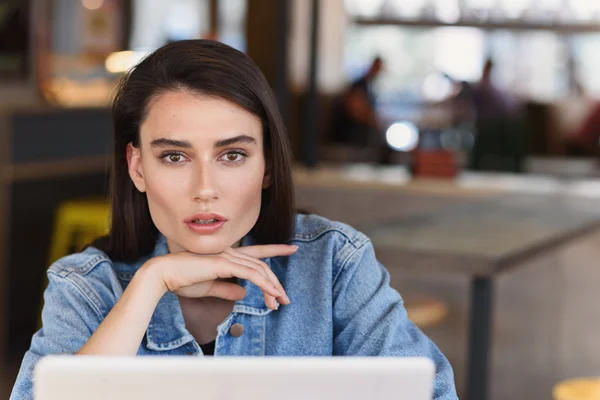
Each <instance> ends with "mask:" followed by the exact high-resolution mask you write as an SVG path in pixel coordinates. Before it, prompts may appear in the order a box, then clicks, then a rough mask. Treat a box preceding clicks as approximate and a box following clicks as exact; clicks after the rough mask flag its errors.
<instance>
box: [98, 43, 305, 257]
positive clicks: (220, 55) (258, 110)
mask: <svg viewBox="0 0 600 400" xmlns="http://www.w3.org/2000/svg"><path fill="white" fill-rule="evenodd" d="M174 90H186V91H190V92H192V93H198V94H202V95H207V96H212V97H216V98H220V99H223V100H227V101H230V102H232V103H235V104H237V105H238V106H240V107H242V108H244V109H246V110H247V111H249V112H250V113H252V114H253V115H255V116H257V117H258V118H259V119H260V120H261V123H262V129H263V137H264V140H263V142H264V154H265V157H266V165H267V168H268V170H269V171H270V175H271V181H270V186H269V188H267V189H263V191H262V203H261V210H260V214H259V217H258V221H257V222H256V224H255V226H254V227H253V228H252V230H251V234H252V237H253V239H254V240H255V241H256V242H258V243H262V244H270V243H273V244H275V243H287V242H288V241H289V240H290V238H291V236H292V232H293V230H294V221H295V204H294V188H293V182H292V177H291V151H290V146H289V143H288V138H287V134H286V132H285V127H284V125H283V121H282V118H281V115H280V113H279V110H278V108H277V104H276V101H275V98H274V96H273V92H272V91H271V89H270V87H269V84H268V83H267V80H266V79H265V77H264V76H263V74H262V73H261V72H260V70H259V68H258V67H257V66H256V64H255V63H254V62H253V61H252V60H251V59H250V58H249V57H248V56H246V55H245V54H244V53H242V52H239V51H237V50H235V49H233V48H232V47H229V46H227V45H225V44H222V43H219V42H216V41H210V40H184V41H178V42H173V43H170V44H167V45H165V46H163V47H161V48H160V49H158V50H156V51H155V52H154V53H152V54H150V55H149V56H148V57H146V58H145V59H144V60H142V61H141V62H140V63H139V64H138V65H137V66H135V67H134V68H133V69H132V70H131V71H130V72H129V73H128V74H126V75H125V76H124V77H123V79H122V80H121V82H120V84H119V86H118V88H117V92H116V95H115V98H114V101H113V105H112V118H113V129H114V152H113V167H112V175H111V184H110V192H111V211H112V214H111V230H110V233H109V234H108V236H107V237H106V238H104V240H100V241H97V242H96V244H95V245H96V246H97V247H99V248H100V249H101V250H103V251H104V252H106V253H107V254H108V255H109V256H110V257H111V258H112V259H113V260H121V261H134V260H137V259H139V258H140V257H142V256H145V255H148V254H150V253H151V252H152V250H153V248H154V246H155V243H156V239H157V235H158V230H157V228H156V226H155V225H154V223H153V222H152V219H151V217H150V210H149V208H148V200H147V198H146V194H145V193H141V192H139V191H138V190H137V189H136V187H135V186H134V184H133V182H132V180H131V178H130V176H129V173H128V168H127V159H126V148H127V145H128V144H129V143H132V144H133V146H135V147H139V145H140V125H141V124H142V122H143V121H144V119H145V118H146V117H147V115H148V108H149V104H151V102H152V100H153V99H155V98H156V97H157V96H159V95H160V94H161V93H165V92H168V91H174Z"/></svg>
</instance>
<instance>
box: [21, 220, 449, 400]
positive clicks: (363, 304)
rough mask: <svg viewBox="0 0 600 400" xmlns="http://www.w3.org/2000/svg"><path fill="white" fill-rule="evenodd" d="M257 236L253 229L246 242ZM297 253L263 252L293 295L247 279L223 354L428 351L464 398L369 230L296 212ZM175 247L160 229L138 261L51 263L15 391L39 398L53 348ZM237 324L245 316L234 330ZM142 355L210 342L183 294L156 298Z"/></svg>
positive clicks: (97, 258)
mask: <svg viewBox="0 0 600 400" xmlns="http://www.w3.org/2000/svg"><path fill="white" fill-rule="evenodd" d="M253 243H254V242H253V240H252V237H251V236H250V235H247V236H246V237H244V239H243V240H242V245H243V246H248V245H252V244H253ZM291 244H295V245H297V246H299V249H298V251H297V252H296V253H295V254H294V255H292V256H289V257H274V258H270V259H265V260H264V261H265V262H266V263H267V264H268V265H269V266H270V267H271V269H272V270H273V272H274V273H275V275H276V276H277V278H278V279H279V280H280V282H281V284H282V285H283V287H284V288H285V290H286V293H287V294H288V296H289V298H290V300H291V304H290V305H287V306H281V307H280V308H279V310H277V311H272V310H270V309H268V308H267V307H266V306H265V304H264V299H263V294H262V292H261V291H260V289H259V288H258V287H257V286H255V285H254V284H253V283H250V282H249V281H243V280H241V281H240V285H241V286H243V287H244V288H245V289H246V297H245V298H244V299H243V300H240V301H237V302H236V303H235V305H234V308H233V311H232V313H231V314H230V315H229V316H228V317H227V318H226V319H225V321H223V322H222V323H221V324H220V325H219V326H218V328H217V331H218V332H217V338H216V345H215V356H228V355H229V356H234V355H235V356H332V355H347V356H426V357H429V358H431V359H432V360H433V361H434V362H435V365H436V370H437V372H436V378H435V388H434V399H436V400H451V399H457V395H456V389H455V386H454V377H453V372H452V367H451V366H450V364H449V363H448V361H447V360H446V358H445V357H444V356H443V354H442V353H441V352H440V351H439V350H438V348H437V347H436V346H435V345H434V344H433V343H432V342H431V341H430V340H429V339H428V338H427V337H426V336H425V335H424V334H423V333H422V332H421V331H420V330H419V329H418V328H416V327H415V326H414V325H413V324H412V323H411V322H410V321H409V320H408V319H407V316H406V311H405V309H404V306H403V301H402V298H401V297H400V295H399V294H398V292H397V291H396V290H394V289H392V288H391V287H390V285H389V274H388V272H387V271H386V269H385V268H384V267H383V266H382V265H381V264H380V263H379V262H378V261H377V259H376V258H375V253H374V251H373V246H372V244H371V242H370V240H369V239H368V238H367V237H366V236H365V235H364V234H362V233H360V232H357V231H356V230H354V229H353V228H351V227H350V226H348V225H345V224H342V223H339V222H332V221H329V220H327V219H325V218H322V217H318V216H315V215H303V214H298V216H297V220H296V231H295V234H294V236H293V239H292V242H291ZM167 252H168V248H167V244H166V240H165V238H164V237H162V236H161V237H160V238H159V239H158V241H157V243H156V247H155V249H154V251H153V253H152V254H151V255H149V256H148V257H145V258H143V259H140V260H138V261H137V262H134V263H120V262H113V261H111V260H110V259H109V258H108V256H107V255H106V254H104V253H103V252H101V251H100V250H98V249H96V248H93V247H88V248H87V249H86V250H85V251H83V252H81V253H77V254H72V255H69V256H67V257H64V258H62V259H60V260H58V261H57V262H56V263H54V264H53V265H52V266H51V267H50V269H49V270H48V279H49V284H48V287H47V289H46V291H45V293H44V301H45V304H44V308H43V311H42V324H43V325H42V326H43V327H42V328H41V329H40V330H39V331H38V332H36V333H35V334H34V336H33V338H32V342H31V347H30V349H29V350H28V351H27V353H26V354H25V357H24V359H23V363H22V365H21V369H20V371H19V375H18V377H17V381H16V383H15V386H14V388H13V392H12V395H11V400H18V399H31V398H32V372H33V368H34V366H35V364H36V363H37V362H38V360H39V359H40V358H41V357H43V356H45V355H48V354H69V353H71V354H72V353H76V352H77V351H78V350H79V349H80V348H81V347H82V346H83V345H84V344H85V343H86V341H87V340H88V338H89V337H90V336H91V335H92V333H93V332H94V331H95V330H96V329H97V328H98V326H99V325H100V323H101V322H102V320H103V319H104V318H105V317H106V315H107V314H108V312H109V311H110V310H111V308H112V307H113V306H114V305H115V303H116V302H117V300H118V299H119V297H120V296H121V295H122V294H123V291H124V290H125V289H126V288H127V285H128V284H129V282H130V281H131V279H132V277H133V276H134V274H135V272H136V271H137V270H138V268H140V267H141V266H142V264H143V263H144V262H145V261H147V260H148V259H149V258H151V257H155V256H159V255H162V254H166V253H167ZM234 324H241V325H242V326H243V328H244V329H243V333H242V334H241V336H240V335H239V333H240V329H239V328H240V326H239V325H236V328H237V329H234V330H231V332H236V333H235V334H234V335H232V334H231V333H230V328H231V327H232V325H234ZM138 355H193V356H202V355H203V354H202V350H201V348H200V346H199V345H198V343H197V342H196V341H195V340H194V338H193V336H192V335H191V334H190V333H189V332H188V330H187V329H186V327H185V322H184V318H183V314H182V311H181V307H180V305H179V301H178V298H177V296H176V295H175V294H173V293H167V294H165V295H164V297H163V298H162V299H161V300H160V302H159V303H158V305H157V307H156V309H155V311H154V314H153V316H152V319H151V320H150V323H149V325H148V329H147V331H146V334H145V336H144V339H143V341H142V343H141V344H140V347H139V350H138Z"/></svg>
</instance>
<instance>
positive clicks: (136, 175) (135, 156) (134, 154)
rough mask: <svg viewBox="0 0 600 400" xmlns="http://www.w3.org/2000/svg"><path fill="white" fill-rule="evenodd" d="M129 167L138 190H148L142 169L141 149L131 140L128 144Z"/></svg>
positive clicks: (130, 175)
mask: <svg viewBox="0 0 600 400" xmlns="http://www.w3.org/2000/svg"><path fill="white" fill-rule="evenodd" d="M127 168H128V171H129V177H130V178H131V180H132V181H133V184H134V185H135V187H136V188H137V190H139V191H140V192H142V193H144V192H145V191H146V181H145V180H144V171H143V170H142V158H141V155H140V149H139V148H137V147H134V146H133V144H132V143H131V142H130V143H128V144H127Z"/></svg>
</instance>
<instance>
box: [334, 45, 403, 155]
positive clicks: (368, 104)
mask: <svg viewBox="0 0 600 400" xmlns="http://www.w3.org/2000/svg"><path fill="white" fill-rule="evenodd" d="M383 68H384V64H383V59H382V58H381V57H379V56H377V57H375V58H374V59H373V61H372V62H371V65H370V66H369V68H368V69H367V72H366V73H365V74H364V75H363V76H361V77H360V78H359V79H357V80H355V81H354V82H352V83H351V84H350V85H349V86H348V88H347V89H346V90H345V91H344V92H343V94H342V95H341V97H340V98H339V99H337V101H335V103H334V106H333V113H332V117H333V118H332V126H331V128H332V131H331V139H332V140H333V142H334V143H338V144H347V145H350V146H354V147H358V148H365V147H375V148H377V150H378V151H379V159H380V162H382V163H387V162H389V156H390V155H391V149H389V147H388V146H387V144H386V143H385V141H384V140H383V127H382V126H381V124H380V123H379V119H378V117H377V111H376V109H375V105H376V102H375V95H374V93H373V88H372V86H373V82H374V81H375V80H376V79H377V77H378V76H379V75H380V73H381V71H382V70H383Z"/></svg>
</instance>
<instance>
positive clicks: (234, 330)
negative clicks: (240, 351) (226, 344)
mask: <svg viewBox="0 0 600 400" xmlns="http://www.w3.org/2000/svg"><path fill="white" fill-rule="evenodd" d="M229 334H230V335H231V336H233V337H240V336H242V335H243V334H244V325H242V324H239V323H238V324H233V325H231V328H229Z"/></svg>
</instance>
